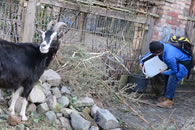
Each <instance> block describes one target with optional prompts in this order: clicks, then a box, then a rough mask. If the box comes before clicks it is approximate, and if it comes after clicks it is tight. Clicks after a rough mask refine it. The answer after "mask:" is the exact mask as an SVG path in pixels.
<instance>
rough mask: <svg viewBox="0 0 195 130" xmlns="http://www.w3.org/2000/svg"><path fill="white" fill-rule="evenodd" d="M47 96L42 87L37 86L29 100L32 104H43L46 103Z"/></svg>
mask: <svg viewBox="0 0 195 130" xmlns="http://www.w3.org/2000/svg"><path fill="white" fill-rule="evenodd" d="M45 99H46V97H45V94H44V92H43V91H42V89H41V88H40V86H38V85H36V86H35V87H34V88H33V89H32V91H31V93H30V95H29V100H30V101H31V102H32V103H43V102H45Z"/></svg>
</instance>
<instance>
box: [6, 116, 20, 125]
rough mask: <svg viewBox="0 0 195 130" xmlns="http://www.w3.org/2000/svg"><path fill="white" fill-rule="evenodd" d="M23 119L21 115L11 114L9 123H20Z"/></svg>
mask: <svg viewBox="0 0 195 130" xmlns="http://www.w3.org/2000/svg"><path fill="white" fill-rule="evenodd" d="M21 121H22V118H21V117H19V116H13V115H10V116H9V117H8V123H9V124H10V125H13V126H15V125H18V124H19V123H20V122H21Z"/></svg>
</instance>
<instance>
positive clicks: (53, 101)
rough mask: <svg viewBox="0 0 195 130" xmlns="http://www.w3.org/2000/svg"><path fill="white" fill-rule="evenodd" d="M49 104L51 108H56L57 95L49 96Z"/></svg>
mask: <svg viewBox="0 0 195 130" xmlns="http://www.w3.org/2000/svg"><path fill="white" fill-rule="evenodd" d="M47 105H48V107H49V108H50V110H54V109H55V108H56V106H57V101H56V96H49V97H48V98H47Z"/></svg>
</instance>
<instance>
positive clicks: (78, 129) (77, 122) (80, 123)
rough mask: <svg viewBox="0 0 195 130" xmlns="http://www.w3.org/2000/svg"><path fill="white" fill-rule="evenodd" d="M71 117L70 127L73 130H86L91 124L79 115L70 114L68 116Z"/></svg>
mask: <svg viewBox="0 0 195 130" xmlns="http://www.w3.org/2000/svg"><path fill="white" fill-rule="evenodd" d="M70 117H71V125H72V127H73V129H74V130H88V129H89V127H90V126H91V123H90V122H89V121H87V120H85V119H84V118H83V117H81V116H80V115H79V114H75V113H74V112H72V113H71V114H70Z"/></svg>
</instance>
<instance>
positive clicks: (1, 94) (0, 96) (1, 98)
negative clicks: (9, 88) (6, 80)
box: [0, 89, 5, 102]
mask: <svg viewBox="0 0 195 130" xmlns="http://www.w3.org/2000/svg"><path fill="white" fill-rule="evenodd" d="M3 96H4V92H3V91H2V90H1V89H0V102H4V101H5V99H4V97H3Z"/></svg>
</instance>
